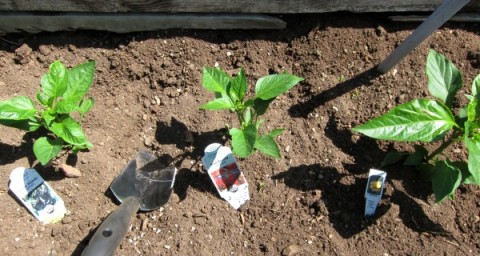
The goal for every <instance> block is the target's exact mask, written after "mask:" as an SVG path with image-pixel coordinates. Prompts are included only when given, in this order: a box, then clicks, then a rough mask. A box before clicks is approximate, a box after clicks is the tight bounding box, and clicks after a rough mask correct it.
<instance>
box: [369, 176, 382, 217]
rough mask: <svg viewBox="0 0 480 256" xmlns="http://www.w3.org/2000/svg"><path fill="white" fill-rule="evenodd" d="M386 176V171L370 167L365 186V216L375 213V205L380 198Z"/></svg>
mask: <svg viewBox="0 0 480 256" xmlns="http://www.w3.org/2000/svg"><path fill="white" fill-rule="evenodd" d="M386 178H387V173H386V172H384V171H380V170H376V169H370V172H369V173H368V181H367V188H366V189H365V217H371V216H373V215H374V214H375V210H376V209H377V205H378V203H379V202H380V199H382V194H383V189H384V187H385V179H386Z"/></svg>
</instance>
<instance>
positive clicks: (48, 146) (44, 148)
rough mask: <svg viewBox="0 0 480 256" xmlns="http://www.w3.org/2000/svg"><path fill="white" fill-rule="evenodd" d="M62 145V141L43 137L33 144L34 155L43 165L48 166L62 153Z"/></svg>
mask: <svg viewBox="0 0 480 256" xmlns="http://www.w3.org/2000/svg"><path fill="white" fill-rule="evenodd" d="M62 145H63V141H62V140H61V139H56V140H52V139H48V138H46V137H41V138H39V139H38V140H36V141H35V143H34V144H33V153H34V154H35V157H37V159H38V161H40V163H41V164H42V165H46V164H48V162H50V160H52V159H53V158H54V157H56V156H57V155H58V154H59V153H60V151H62Z"/></svg>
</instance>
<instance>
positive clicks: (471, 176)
mask: <svg viewBox="0 0 480 256" xmlns="http://www.w3.org/2000/svg"><path fill="white" fill-rule="evenodd" d="M426 75H427V78H428V90H429V92H430V94H432V95H433V97H435V99H415V100H412V101H410V102H407V103H405V104H402V105H399V106H397V107H395V108H393V109H391V110H390V111H389V112H388V113H386V114H384V115H382V116H380V117H377V118H374V119H372V120H370V121H369V122H367V123H365V124H362V125H359V126H356V127H355V128H353V131H356V132H360V133H363V134H364V135H367V136H369V137H372V138H375V139H382V140H394V141H406V142H426V143H431V142H437V141H440V145H439V146H438V148H437V149H435V150H434V151H432V152H431V153H429V152H428V150H427V149H426V148H425V147H424V146H422V145H420V144H417V145H415V152H413V153H411V154H405V153H401V152H390V153H389V154H387V156H386V157H385V160H384V162H383V163H382V166H386V165H389V164H392V163H396V162H398V161H400V160H402V159H403V158H404V157H405V156H407V158H406V159H405V161H404V165H413V166H417V167H419V168H420V170H424V171H426V173H427V174H428V176H429V177H430V180H431V182H432V190H433V192H434V194H435V199H436V202H437V203H438V202H442V201H443V200H445V199H447V198H450V199H453V198H454V195H455V190H456V189H457V188H458V187H459V186H460V184H477V185H480V104H479V103H480V93H478V92H480V75H479V76H477V77H476V78H475V79H474V81H473V84H472V87H471V95H466V97H467V99H468V100H469V103H468V104H466V105H465V106H463V107H462V108H460V109H459V111H458V113H457V114H456V115H454V109H453V102H454V99H455V95H456V94H457V92H458V90H459V89H460V88H461V87H462V86H463V82H462V75H461V73H460V71H459V70H458V69H457V68H456V67H455V65H454V64H453V63H452V62H451V61H450V60H448V59H447V58H446V57H445V56H443V55H442V54H440V53H437V52H436V51H434V50H430V52H429V54H428V57H427V65H426ZM457 142H458V143H463V144H464V145H465V146H466V149H467V152H468V160H467V162H463V161H451V160H450V159H449V158H448V157H447V156H446V155H443V154H442V152H443V151H444V150H445V149H446V148H447V147H448V146H450V145H451V144H452V143H457Z"/></svg>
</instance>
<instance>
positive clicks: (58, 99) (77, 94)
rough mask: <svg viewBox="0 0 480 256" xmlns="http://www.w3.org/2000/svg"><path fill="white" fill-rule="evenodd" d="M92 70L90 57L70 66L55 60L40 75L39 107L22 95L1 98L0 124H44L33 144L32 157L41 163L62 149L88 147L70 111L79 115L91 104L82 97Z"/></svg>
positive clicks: (25, 126) (27, 128)
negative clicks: (40, 135) (44, 132)
mask: <svg viewBox="0 0 480 256" xmlns="http://www.w3.org/2000/svg"><path fill="white" fill-rule="evenodd" d="M94 71H95V62H94V61H88V62H86V63H83V64H80V65H77V66H75V67H73V68H71V69H67V68H65V66H64V65H63V64H62V63H61V62H60V61H55V62H54V63H52V64H51V65H50V67H49V71H48V72H47V73H46V74H44V75H43V76H42V78H41V90H40V91H39V92H38V93H37V100H38V102H39V103H40V105H41V108H39V109H37V108H36V107H35V104H34V102H33V101H32V100H31V99H30V98H28V97H26V96H17V97H14V98H12V99H9V100H5V101H1V102H0V124H2V125H5V126H10V127H14V128H18V129H21V130H25V131H27V132H33V131H36V130H38V129H39V128H40V127H43V128H45V129H46V130H47V131H48V132H47V135H46V136H42V137H40V138H37V139H36V140H35V143H34V144H33V152H34V154H35V157H36V158H37V159H38V160H39V161H40V163H41V164H42V165H46V164H48V163H49V162H50V161H51V160H52V159H53V158H55V157H56V156H58V155H59V154H60V152H61V151H62V150H63V149H66V150H67V151H68V150H72V151H73V153H74V154H76V153H78V151H80V150H86V149H90V148H92V147H93V145H92V144H91V143H90V142H89V141H88V140H87V137H86V135H85V133H84V131H83V129H82V126H81V125H80V123H79V122H78V121H76V120H75V119H74V118H73V116H72V114H73V113H74V112H78V113H79V116H80V119H83V117H84V115H85V114H86V113H87V112H89V111H90V110H91V109H92V107H93V105H94V104H95V101H94V99H93V98H91V97H84V96H85V95H86V93H87V92H88V90H89V89H90V86H91V84H92V83H93V76H94Z"/></svg>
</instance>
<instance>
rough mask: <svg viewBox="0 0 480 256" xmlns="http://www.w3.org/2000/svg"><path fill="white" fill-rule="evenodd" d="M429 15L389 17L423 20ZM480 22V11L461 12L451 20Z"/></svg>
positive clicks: (401, 20)
mask: <svg viewBox="0 0 480 256" xmlns="http://www.w3.org/2000/svg"><path fill="white" fill-rule="evenodd" d="M427 18H428V15H395V16H390V17H388V19H389V20H391V21H395V22H423V21H424V20H426V19H427ZM450 21H453V22H480V14H479V13H459V14H456V15H454V16H453V17H452V18H450V20H449V22H450Z"/></svg>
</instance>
